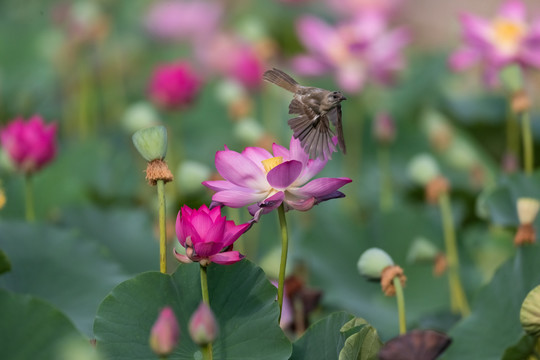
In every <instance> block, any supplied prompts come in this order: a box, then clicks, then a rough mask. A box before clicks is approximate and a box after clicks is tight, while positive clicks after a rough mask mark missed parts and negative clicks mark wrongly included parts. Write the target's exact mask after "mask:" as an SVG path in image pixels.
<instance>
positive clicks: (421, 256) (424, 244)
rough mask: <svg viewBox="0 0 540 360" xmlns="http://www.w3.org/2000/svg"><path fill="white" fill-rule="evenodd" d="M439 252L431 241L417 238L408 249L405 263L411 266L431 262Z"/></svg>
mask: <svg viewBox="0 0 540 360" xmlns="http://www.w3.org/2000/svg"><path fill="white" fill-rule="evenodd" d="M439 252H440V251H439V249H437V247H436V246H435V245H434V244H433V243H432V242H431V241H429V240H428V239H426V238H423V237H417V238H416V239H414V241H413V242H412V244H411V247H410V248H409V252H408V253H407V262H408V263H410V264H412V263H417V262H428V261H433V260H435V257H436V256H437V254H438V253H439Z"/></svg>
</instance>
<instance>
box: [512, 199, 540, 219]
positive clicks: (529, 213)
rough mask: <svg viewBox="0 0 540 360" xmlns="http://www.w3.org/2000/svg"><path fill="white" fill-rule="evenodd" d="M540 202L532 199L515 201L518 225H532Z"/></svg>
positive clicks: (539, 207)
mask: <svg viewBox="0 0 540 360" xmlns="http://www.w3.org/2000/svg"><path fill="white" fill-rule="evenodd" d="M539 209H540V202H539V201H538V200H536V199H533V198H519V199H518V201H517V213H518V219H519V223H520V224H522V225H523V224H532V223H533V222H534V219H535V218H536V215H537V214H538V210H539Z"/></svg>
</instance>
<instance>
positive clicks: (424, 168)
mask: <svg viewBox="0 0 540 360" xmlns="http://www.w3.org/2000/svg"><path fill="white" fill-rule="evenodd" d="M408 170H409V175H410V177H411V179H412V180H413V181H414V182H416V183H417V184H418V185H424V186H425V185H427V183H429V182H430V181H431V180H432V179H433V178H435V177H436V176H437V175H439V174H440V171H439V165H437V161H436V160H435V159H434V158H433V156H431V155H429V154H427V153H426V154H418V155H416V156H415V157H414V158H413V159H412V160H411V161H410V162H409V168H408Z"/></svg>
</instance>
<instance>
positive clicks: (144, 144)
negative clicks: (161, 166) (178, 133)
mask: <svg viewBox="0 0 540 360" xmlns="http://www.w3.org/2000/svg"><path fill="white" fill-rule="evenodd" d="M132 139H133V144H134V145H135V147H136V148H137V150H138V151H139V153H140V154H141V155H142V157H143V158H145V159H146V161H148V162H150V161H152V160H163V159H164V158H165V155H166V154H167V129H165V127H164V126H152V127H149V128H146V129H141V130H139V131H137V132H136V133H135V134H133V137H132Z"/></svg>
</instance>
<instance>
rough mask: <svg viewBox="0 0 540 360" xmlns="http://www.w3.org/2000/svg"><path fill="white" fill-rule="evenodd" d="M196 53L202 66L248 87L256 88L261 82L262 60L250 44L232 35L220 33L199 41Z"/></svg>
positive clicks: (263, 67) (263, 66)
mask: <svg viewBox="0 0 540 360" xmlns="http://www.w3.org/2000/svg"><path fill="white" fill-rule="evenodd" d="M196 53H197V57H198V58H199V59H200V61H201V63H202V64H203V66H205V67H206V68H208V69H210V70H211V71H213V72H216V73H218V74H220V75H222V76H226V77H229V78H231V79H233V80H236V81H237V82H239V83H240V84H242V85H244V86H245V87H246V88H248V89H256V88H258V87H259V86H260V85H261V83H262V75H263V73H264V70H265V65H264V62H263V60H262V59H261V57H260V56H259V55H258V54H257V52H256V51H255V48H254V47H253V46H252V45H250V44H249V43H247V42H244V41H242V40H241V39H239V38H237V37H235V36H233V35H229V34H221V35H218V36H216V37H214V38H213V39H212V40H210V41H208V42H205V43H201V44H199V46H198V47H197V51H196Z"/></svg>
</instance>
